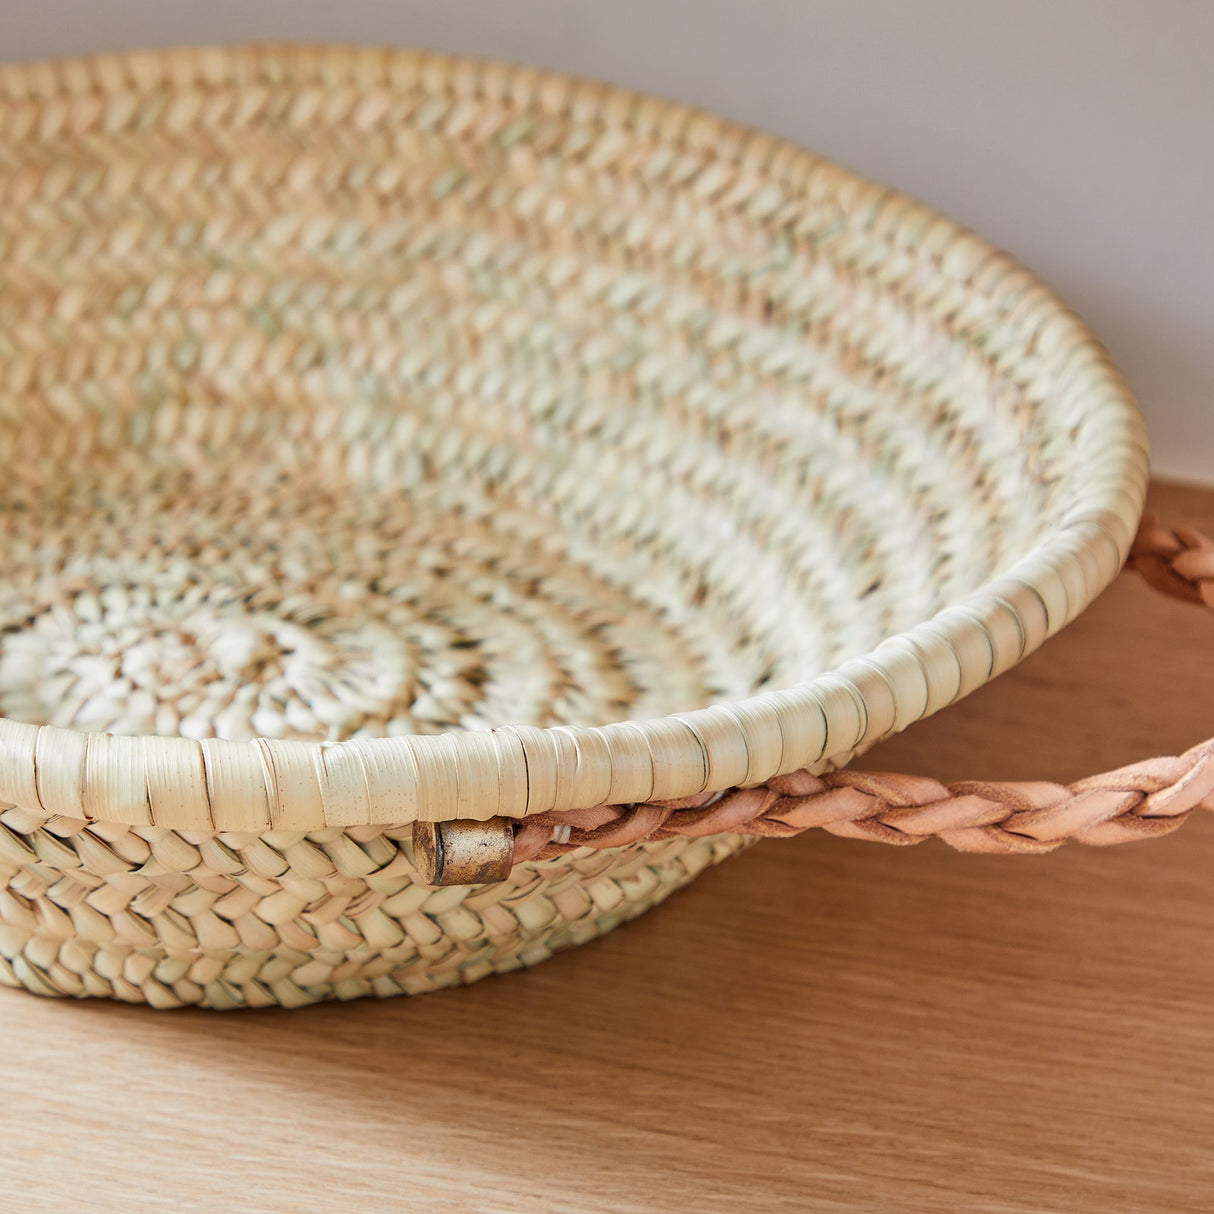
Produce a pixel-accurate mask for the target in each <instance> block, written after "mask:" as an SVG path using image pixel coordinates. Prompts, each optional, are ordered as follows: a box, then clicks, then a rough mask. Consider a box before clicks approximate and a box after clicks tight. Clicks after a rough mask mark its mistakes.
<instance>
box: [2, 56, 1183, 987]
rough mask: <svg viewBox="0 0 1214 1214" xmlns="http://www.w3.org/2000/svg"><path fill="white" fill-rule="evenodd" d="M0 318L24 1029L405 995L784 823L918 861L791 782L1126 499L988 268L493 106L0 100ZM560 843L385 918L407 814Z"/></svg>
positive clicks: (630, 115)
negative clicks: (96, 998)
mask: <svg viewBox="0 0 1214 1214" xmlns="http://www.w3.org/2000/svg"><path fill="white" fill-rule="evenodd" d="M0 282H2V284H3V290H0V452H2V453H3V459H4V470H5V475H4V477H3V478H0V546H2V550H3V568H2V569H0V573H2V574H3V576H0V825H2V827H3V829H2V830H0V886H2V890H0V956H2V957H3V958H4V959H5V960H4V965H3V967H0V977H2V978H3V979H4V980H5V981H9V982H15V983H19V984H22V985H26V986H28V987H30V988H31V989H34V990H38V991H41V992H43V993H63V994H72V995H107V996H111V997H115V998H120V999H128V1000H146V1001H148V1002H152V1003H155V1004H157V1005H160V1006H170V1005H177V1004H206V1005H210V1006H218V1007H233V1006H251V1005H260V1004H265V1003H272V1002H279V1003H286V1004H298V1003H304V1002H310V1001H313V1000H316V999H323V998H333V997H339V998H345V997H353V996H355V995H360V994H368V993H379V994H393V993H399V992H401V991H411V990H424V989H430V988H432V987H433V986H436V985H448V984H450V983H453V982H457V981H467V980H471V979H472V978H475V977H479V976H481V975H483V974H486V973H491V972H496V971H499V970H502V969H508V968H512V967H514V966H517V965H519V964H526V963H528V962H530V961H533V960H538V959H540V958H542V957H543V956H546V955H548V953H549V952H551V950H552V949H553V948H556V947H563V946H564V945H565V944H568V943H575V942H577V941H579V940H582V939H588V938H590V937H591V936H593V935H595V934H597V933H599V932H601V931H604V930H607V929H608V928H609V927H611V926H612V925H613V924H614V923H616V922H618V921H620V920H621V919H622V918H626V917H628V916H629V915H632V914H636V913H639V912H640V911H641V910H643V909H644V908H645V907H647V906H648V905H650V904H652V903H653V902H654V901H656V900H658V899H659V898H661V897H663V896H665V894H666V893H668V892H669V891H670V890H671V889H674V888H676V887H677V886H678V885H680V884H682V883H684V882H685V881H687V880H689V879H690V878H691V877H692V876H694V875H695V873H696V872H698V871H700V870H701V869H702V868H703V867H704V866H705V865H706V864H708V863H711V862H714V861H716V860H719V859H722V858H724V857H725V856H727V855H729V854H732V853H733V852H734V851H737V850H738V849H740V848H741V847H743V846H744V845H745V843H746V842H747V841H748V839H749V838H750V837H751V835H753V834H757V833H773V832H775V833H778V832H779V831H781V830H785V829H788V828H789V826H790V825H795V824H798V823H800V822H801V821H802V819H804V820H805V824H808V821H809V819H813V815H814V814H817V815H819V817H821V816H823V815H825V816H826V817H828V818H829V819H830V820H829V823H827V824H828V825H829V828H831V829H836V830H840V831H848V830H850V831H853V832H859V833H869V834H872V833H880V831H882V830H886V831H891V832H892V831H897V833H900V835H901V836H903V837H906V836H909V835H911V834H913V832H914V831H916V830H918V831H920V832H923V831H927V830H928V829H929V827H932V825H933V823H932V820H931V816H930V814H929V813H928V812H927V810H925V808H924V806H923V805H922V804H921V802H922V800H923V799H924V798H925V797H927V798H928V799H929V800H930V797H929V796H928V794H929V792H930V791H932V790H929V789H927V786H922V787H919V786H916V788H914V789H911V790H909V792H908V790H907V788H906V787H905V786H902V787H899V788H898V789H894V788H893V787H892V786H891V787H889V788H885V787H884V786H882V787H881V788H877V787H876V786H873V787H870V788H868V790H867V791H864V790H861V789H859V788H853V789H833V788H832V789H831V790H830V796H831V797H832V798H833V800H831V801H830V805H831V806H832V808H830V810H829V813H828V812H827V810H826V809H825V808H824V806H825V804H826V803H825V802H823V801H821V800H820V799H815V798H816V790H817V789H818V785H817V784H810V783H809V781H816V780H818V779H831V778H833V777H829V776H826V775H821V774H819V775H807V774H805V773H806V772H807V771H808V770H811V769H812V771H814V772H816V773H828V772H829V771H830V770H831V769H832V767H834V766H837V765H839V764H843V763H846V762H848V761H849V760H850V759H851V758H853V757H854V756H855V755H857V754H859V753H862V752H863V751H864V750H865V749H867V748H868V747H870V746H872V745H873V744H875V743H876V742H877V741H879V740H880V739H881V738H883V737H886V736H888V735H889V734H890V733H892V732H894V731H896V730H900V729H903V728H905V727H906V726H908V725H910V724H912V723H913V722H914V721H916V720H918V719H920V718H921V717H923V716H926V715H928V714H930V713H932V712H935V711H937V710H939V709H941V708H944V707H946V706H948V705H950V704H952V703H954V702H955V701H956V700H957V699H959V698H960V697H962V696H964V695H966V694H967V693H968V692H970V691H972V690H974V689H975V688H976V687H978V686H980V685H981V684H982V683H983V682H985V681H986V680H987V679H989V678H992V677H994V676H996V675H998V674H999V673H1001V672H1002V671H1003V670H1006V669H1008V668H1009V667H1010V666H1012V665H1013V664H1014V663H1015V662H1017V661H1019V660H1020V658H1022V657H1023V656H1024V655H1025V654H1027V653H1029V652H1031V651H1032V650H1033V649H1034V648H1035V647H1036V646H1038V645H1039V644H1041V643H1042V642H1043V641H1044V640H1045V639H1046V638H1047V637H1048V636H1050V635H1052V634H1053V633H1055V632H1057V631H1058V630H1059V629H1060V628H1062V627H1063V626H1065V624H1066V623H1067V622H1068V621H1069V620H1070V619H1072V618H1073V617H1074V616H1075V615H1076V614H1077V613H1078V612H1079V611H1081V610H1083V608H1084V607H1085V606H1086V605H1087V604H1088V603H1089V602H1090V601H1091V600H1092V599H1093V598H1094V597H1095V595H1097V594H1098V593H1099V592H1100V590H1101V589H1102V588H1103V587H1104V586H1105V585H1106V584H1107V583H1108V582H1109V581H1110V580H1111V579H1112V578H1113V577H1114V576H1115V575H1116V572H1117V570H1118V569H1119V568H1120V567H1121V565H1122V563H1123V561H1124V559H1125V557H1126V556H1127V554H1128V551H1129V547H1130V544H1131V541H1132V539H1133V536H1134V534H1135V530H1136V528H1137V525H1138V521H1139V515H1140V513H1141V508H1142V502H1143V496H1144V492H1145V484H1146V477H1147V452H1146V443H1145V438H1144V434H1143V429H1142V425H1141V419H1140V418H1139V416H1138V414H1137V411H1136V408H1135V406H1134V403H1133V400H1132V398H1131V396H1130V394H1129V392H1128V390H1127V389H1126V386H1125V384H1124V383H1123V381H1122V379H1121V377H1120V376H1119V375H1118V373H1117V372H1116V370H1115V369H1114V368H1113V367H1112V366H1111V365H1110V363H1109V361H1108V358H1107V356H1106V354H1105V352H1104V350H1103V349H1102V347H1101V346H1100V345H1099V343H1098V342H1097V341H1096V340H1095V339H1094V338H1093V337H1092V335H1091V334H1090V333H1089V332H1088V331H1087V330H1086V328H1084V326H1083V325H1082V324H1081V323H1080V322H1079V321H1078V320H1077V319H1076V318H1075V317H1074V316H1073V315H1072V314H1071V313H1069V312H1068V311H1067V310H1066V308H1065V307H1064V306H1062V305H1061V304H1060V302H1059V301H1058V300H1057V299H1056V298H1055V297H1054V296H1053V295H1052V293H1051V292H1050V291H1049V290H1048V289H1046V288H1045V287H1043V286H1042V284H1040V283H1039V282H1038V281H1037V280H1036V279H1035V278H1034V277H1033V276H1032V275H1031V274H1029V273H1028V272H1026V271H1025V270H1024V269H1023V268H1022V267H1020V266H1019V265H1017V264H1016V263H1015V262H1014V261H1013V260H1012V259H1011V258H1009V257H1007V256H1006V255H1004V254H1002V253H1000V252H998V251H997V250H995V249H993V248H991V247H990V246H989V245H987V244H985V243H984V242H983V241H981V240H980V239H978V238H976V237H974V236H973V235H972V234H970V233H968V232H965V231H964V230H962V229H961V228H959V227H957V225H955V224H953V223H952V222H950V221H949V220H947V219H945V218H943V217H941V216H939V215H937V214H935V213H933V212H932V211H930V210H929V209H927V208H925V207H923V206H921V205H919V204H917V203H915V202H913V201H912V200H910V199H907V198H905V197H904V196H902V195H900V194H898V193H897V192H895V191H891V190H887V189H884V188H882V187H879V186H875V185H872V184H870V183H867V182H864V181H862V180H861V179H859V178H858V177H856V176H855V175H853V174H851V173H848V172H846V171H845V170H843V169H841V168H838V167H837V166H834V165H832V164H830V163H829V162H827V161H825V160H823V159H821V158H820V157H816V156H813V155H811V154H809V153H806V152H804V151H801V150H798V149H795V148H792V147H789V146H788V145H786V144H784V143H782V142H780V141H779V140H775V139H771V138H768V137H766V136H763V135H760V134H757V133H755V132H752V131H748V130H744V129H742V128H740V127H736V126H733V125H730V124H727V123H723V122H720V121H718V120H716V119H713V118H711V117H709V116H706V115H703V114H699V113H696V112H695V111H692V110H688V109H686V108H683V107H680V106H675V105H670V104H668V103H666V102H661V101H657V100H654V99H652V98H645V97H640V96H636V95H633V94H628V93H623V92H620V91H617V90H613V89H610V88H607V87H605V86H602V85H596V84H593V83H587V82H581V81H574V80H570V79H567V78H563V77H559V76H554V75H546V74H543V73H538V72H533V71H528V70H525V69H516V68H511V67H507V66H504V65H501V64H493V63H477V62H470V61H463V60H458V59H447V58H443V57H437V56H426V55H416V54H410V53H404V52H394V51H386V50H368V51H351V50H342V49H317V48H274V47H269V48H265V47H262V48H234V49H229V48H224V49H211V50H199V51H180V52H154V53H148V54H137V55H121V56H111V57H101V58H96V59H89V60H78V61H71V62H68V63H63V64H52V65H46V64H41V65H26V66H19V67H10V68H4V69H0ZM1167 576H1168V577H1171V574H1168V575H1167ZM760 785H762V786H764V788H766V790H767V791H766V792H763V791H757V790H756V789H755V788H754V787H751V788H750V790H749V791H745V792H742V793H736V794H732V795H731V796H729V797H727V798H725V799H723V800H718V801H717V802H716V803H715V804H712V805H707V804H704V802H706V801H709V800H712V799H713V797H714V796H715V795H716V794H717V793H718V792H720V791H721V790H726V789H731V788H737V787H742V786H760ZM770 794H774V795H775V796H776V797H777V798H780V799H783V801H785V802H789V803H788V804H784V805H782V807H781V813H783V815H784V818H783V819H781V824H777V822H776V819H775V818H773V817H772V814H771V813H770V812H769V811H770V810H771V809H772V807H773V806H774V805H775V804H776V803H777V802H776V801H773V802H771V804H767V805H765V806H764V804H762V802H764V800H765V799H766V798H767V797H768V796H769V795H770ZM887 794H889V795H891V796H894V797H895V800H894V801H892V802H886V804H888V805H889V809H888V810H886V809H882V810H881V813H880V814H877V813H875V812H869V810H870V809H872V807H873V805H875V804H876V801H880V800H881V798H882V797H884V796H886V795H887ZM898 796H901V797H902V798H903V800H906V799H907V798H908V797H909V799H910V801H912V802H914V803H913V804H909V805H900V804H898V803H897V797H898ZM840 798H852V800H851V801H850V802H847V804H849V805H851V808H850V809H848V810H847V812H842V811H841V810H840V806H841V805H843V804H844V802H843V801H841V800H840ZM856 798H866V799H864V800H863V805H861V802H860V801H859V800H856ZM874 798H875V799H876V800H874ZM938 799H939V798H938V796H937V800H938ZM793 801H795V802H796V804H795V805H794V804H791V802H793ZM604 804H609V805H616V806H627V807H632V808H628V809H622V810H616V811H610V813H613V814H614V815H615V818H614V819H612V820H609V819H608V818H604V817H603V815H604V814H605V813H608V812H609V811H604V810H602V808H601V806H602V805H604ZM637 806H640V807H641V808H639V809H637V808H635V807H637ZM676 806H682V808H675V807H676ZM956 808H957V806H956V802H955V801H954V802H953V809H952V811H950V812H953V813H954V814H955V813H956ZM1006 808H1007V807H1006V806H1005V807H1004V809H1003V811H1002V812H1003V813H1004V818H1006V817H1007V812H1006ZM1042 808H1043V807H1042V806H1040V805H1038V804H1037V803H1036V802H1033V803H1032V805H1031V806H1025V805H1021V806H1019V807H1018V808H1017V809H1016V812H1018V813H1022V814H1023V813H1035V812H1037V811H1038V810H1041V809H1042ZM1052 808H1053V803H1051V805H1050V806H1046V807H1045V809H1047V810H1051V809H1052ZM566 812H570V813H573V814H581V815H583V816H582V817H581V818H580V819H577V818H567V819H559V821H562V822H564V824H565V825H566V826H569V825H570V824H571V823H573V822H575V821H576V822H580V823H582V824H583V825H581V826H579V827H578V829H586V830H588V831H590V832H592V834H593V838H592V837H591V835H589V834H588V835H587V836H585V841H586V842H594V843H595V844H596V845H597V846H598V847H599V848H600V850H599V851H598V852H592V851H588V850H583V849H581V848H579V849H577V850H575V851H570V852H568V854H560V855H553V856H551V858H548V859H544V860H540V861H538V862H528V863H524V864H521V865H520V866H519V868H517V869H516V870H515V872H514V874H513V875H512V876H511V877H510V879H509V880H508V881H507V882H504V883H503V884H502V885H500V886H493V887H485V888H468V887H450V888H448V889H442V890H433V889H427V888H425V887H423V886H420V885H418V884H417V883H416V881H415V880H414V876H415V872H414V868H413V865H412V860H411V853H410V831H409V825H410V823H412V822H413V821H415V820H430V821H435V822H445V821H450V820H453V819H460V820H469V819H471V820H485V819H489V818H496V817H499V816H500V817H505V818H509V819H518V820H519V821H520V822H522V823H523V825H522V826H521V827H520V829H519V834H518V840H519V846H520V848H522V849H523V851H524V852H525V851H526V849H527V848H534V849H537V851H536V854H538V849H539V848H542V847H545V846H548V847H551V844H552V830H551V826H549V827H548V828H547V840H546V842H545V841H539V842H537V840H541V832H542V831H543V830H544V827H543V826H542V825H540V826H532V825H531V823H532V822H535V823H541V824H542V823H544V822H548V823H552V822H554V821H558V819H555V818H552V817H546V815H554V814H562V813H566ZM984 812H985V811H984ZM991 812H994V811H991ZM1119 812H1120V811H1119ZM594 815H598V818H597V819H596V818H595V816H594ZM678 815H683V816H682V817H679V816H678ZM756 815H757V816H758V818H761V819H762V821H761V822H759V821H758V820H757V819H756ZM798 815H800V817H798ZM898 815H901V817H898ZM916 815H918V816H916ZM978 816H981V815H978ZM1131 816H1133V815H1131ZM1056 817H1057V815H1055V820H1054V823H1053V825H1054V827H1057V825H1058V823H1057V820H1056ZM1124 817H1125V814H1124V813H1123V814H1122V817H1121V818H1118V819H1117V820H1118V821H1121V820H1122V818H1124ZM878 819H879V820H878ZM813 820H815V821H816V820H817V819H813ZM895 820H896V821H897V822H899V823H900V824H901V825H900V826H899V827H895ZM998 820H999V821H1003V819H1002V818H1001V819H998ZM1028 821H1029V819H1027V818H1024V817H1020V818H1018V819H1016V820H1015V823H1014V824H1013V825H1014V826H1015V829H1013V830H1008V829H1004V831H1003V834H1004V835H1006V836H1008V838H1011V837H1012V836H1015V837H1016V838H1032V840H1033V844H1032V845H1037V844H1040V843H1042V842H1043V841H1044V842H1049V840H1048V839H1045V840H1043V839H1041V838H1037V837H1036V836H1033V834H1032V831H1026V830H1023V829H1021V828H1023V827H1024V825H1025V823H1026V822H1028ZM994 822H995V819H992V820H991V821H989V822H987V821H982V822H980V821H978V817H976V816H974V814H971V815H970V817H968V818H965V819H964V820H963V819H961V818H958V817H955V816H954V817H952V818H949V819H948V820H947V821H943V820H942V821H940V822H937V823H935V824H934V825H935V827H937V828H939V830H941V831H943V832H944V833H946V834H947V835H948V836H949V837H950V840H951V841H953V842H970V843H975V842H976V841H978V840H979V839H993V838H995V837H996V835H995V834H993V833H992V831H993V829H994ZM672 824H673V825H674V826H682V827H685V828H687V833H692V834H698V835H701V836H703V837H695V838H686V837H672V838H665V839H654V840H650V841H645V842H629V839H630V838H633V837H636V838H640V836H641V835H642V834H644V833H646V831H647V830H650V829H653V830H658V831H659V833H661V832H662V831H667V832H668V831H669V830H671V829H673V826H672ZM1006 825H1007V824H1006V823H1005V827H1006ZM1087 826H1088V828H1089V833H1090V831H1091V830H1096V829H1098V828H1100V824H1099V823H1096V822H1095V821H1094V820H1092V821H1088V822H1087ZM741 827H745V828H746V829H747V831H748V832H749V833H748V834H747V835H746V836H743V835H741V834H739V833H738V831H739V828H741ZM642 828H644V829H642ZM613 831H614V832H615V834H614V835H613V834H612V832H613ZM710 831H711V832H725V833H709V832H710ZM629 832H631V834H630V833H629ZM1038 833H1040V832H1038ZM625 843H627V846H623V844H625ZM612 844H619V845H612ZM609 845H611V846H609ZM1026 846H1027V844H1026Z"/></svg>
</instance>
